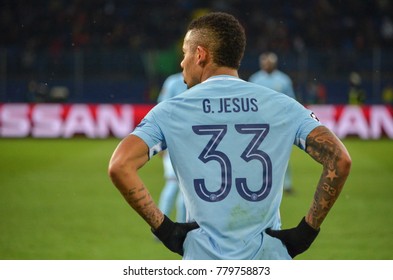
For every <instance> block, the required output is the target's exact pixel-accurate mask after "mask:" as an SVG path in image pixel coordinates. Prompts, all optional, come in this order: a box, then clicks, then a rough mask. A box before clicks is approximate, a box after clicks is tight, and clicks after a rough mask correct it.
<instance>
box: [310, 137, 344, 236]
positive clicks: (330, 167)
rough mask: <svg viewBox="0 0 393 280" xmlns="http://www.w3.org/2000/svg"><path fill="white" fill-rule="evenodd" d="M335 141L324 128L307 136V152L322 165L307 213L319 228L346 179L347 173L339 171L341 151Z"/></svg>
mask: <svg viewBox="0 0 393 280" xmlns="http://www.w3.org/2000/svg"><path fill="white" fill-rule="evenodd" d="M337 141H338V140H337V138H336V137H335V136H334V135H333V134H332V133H331V132H330V131H328V130H326V129H321V130H317V131H316V132H315V133H312V135H309V137H308V138H307V153H308V154H309V155H310V156H311V157H312V158H314V159H315V160H316V161H317V162H319V163H321V164H322V166H323V172H322V175H321V177H320V179H319V182H318V186H317V189H316V192H315V194H314V200H313V203H312V206H311V208H310V211H309V212H308V215H307V217H308V221H309V222H310V223H311V225H312V226H313V227H315V228H319V226H320V225H321V223H322V222H323V220H324V219H325V217H326V215H327V214H328V212H329V211H330V209H331V207H332V206H333V204H334V202H335V201H336V199H337V197H338V195H339V194H340V191H341V189H342V187H343V185H344V182H345V180H346V176H347V174H346V173H345V172H341V170H340V166H339V161H340V158H341V156H342V152H343V151H342V149H341V145H338V142H337ZM342 173H345V174H342Z"/></svg>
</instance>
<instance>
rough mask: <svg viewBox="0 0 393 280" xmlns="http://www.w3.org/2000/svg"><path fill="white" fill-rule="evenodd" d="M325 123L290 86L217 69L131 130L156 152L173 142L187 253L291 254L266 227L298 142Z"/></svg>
mask: <svg viewBox="0 0 393 280" xmlns="http://www.w3.org/2000/svg"><path fill="white" fill-rule="evenodd" d="M319 125H321V124H320V123H319V122H318V121H317V120H316V119H315V118H313V114H312V112H311V111H309V110H307V109H305V108H304V107H303V106H302V105H301V104H299V103H298V102H297V101H295V100H294V99H292V98H289V97H288V96H286V95H284V94H277V92H275V91H273V90H271V89H268V88H265V87H261V86H259V85H256V84H254V83H249V82H246V81H243V80H241V79H239V78H235V77H232V76H224V75H223V76H215V77H211V78H209V79H208V80H206V81H204V82H203V83H201V84H198V85H196V86H194V87H192V88H191V89H189V90H187V91H185V92H184V93H182V94H180V95H178V96H176V97H174V98H172V99H170V100H167V101H165V102H162V103H160V104H158V105H157V106H155V107H154V108H153V109H152V110H151V111H150V112H149V113H148V115H147V116H146V117H145V118H144V120H143V121H142V122H141V123H140V124H139V125H138V127H137V128H136V129H135V130H134V131H133V132H132V134H134V135H137V136H138V137H140V138H141V139H143V140H144V141H145V143H146V144H147V145H148V146H149V148H150V156H152V155H154V154H156V153H157V152H159V151H160V150H162V149H165V148H166V147H168V148H169V149H170V151H171V159H172V163H173V166H174V169H175V172H176V176H177V178H178V181H179V183H180V188H181V189H182V191H183V194H184V196H185V201H186V205H187V210H188V211H189V212H190V215H191V217H192V218H193V219H194V220H195V221H196V222H197V223H198V224H199V225H200V228H199V229H197V230H193V231H191V232H189V233H188V235H187V238H186V241H185V243H184V250H185V252H184V256H183V258H184V259H289V258H290V256H289V255H288V253H287V251H286V248H285V247H284V245H283V244H282V243H281V241H279V240H278V239H276V238H272V237H270V236H269V235H267V234H265V233H264V231H265V230H266V229H267V228H273V229H279V228H280V227H281V221H280V214H279V207H280V203H281V198H282V186H283V180H284V173H285V170H286V168H287V164H288V160H289V157H290V154H291V150H292V145H293V144H295V145H297V146H298V147H300V148H301V149H305V140H306V137H307V135H308V134H309V133H310V131H311V130H313V129H314V128H315V127H317V126H319Z"/></svg>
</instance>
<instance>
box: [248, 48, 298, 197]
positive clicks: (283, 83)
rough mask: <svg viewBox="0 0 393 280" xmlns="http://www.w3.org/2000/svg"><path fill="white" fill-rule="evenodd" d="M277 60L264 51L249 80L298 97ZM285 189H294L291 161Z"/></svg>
mask: <svg viewBox="0 0 393 280" xmlns="http://www.w3.org/2000/svg"><path fill="white" fill-rule="evenodd" d="M277 61H278V58H277V55H276V54H275V53H272V52H265V53H262V54H261V55H260V56H259V66H260V68H261V69H260V70H259V71H258V72H256V73H254V74H252V75H251V76H250V78H249V81H250V82H252V83H256V84H259V85H261V86H265V87H268V88H271V89H273V90H275V91H277V92H280V93H284V94H286V95H288V96H289V97H292V98H293V99H296V96H295V93H294V91H293V85H292V80H291V78H290V77H289V76H288V75H287V74H285V73H284V72H282V71H280V70H278V69H277ZM284 191H285V192H286V193H291V192H292V191H293V183H292V172H291V168H290V165H289V163H288V167H287V171H286V172H285V179H284Z"/></svg>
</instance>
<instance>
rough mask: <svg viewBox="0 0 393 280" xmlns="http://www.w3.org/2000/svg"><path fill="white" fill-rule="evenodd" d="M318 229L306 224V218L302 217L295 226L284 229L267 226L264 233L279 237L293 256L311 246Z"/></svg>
mask: <svg viewBox="0 0 393 280" xmlns="http://www.w3.org/2000/svg"><path fill="white" fill-rule="evenodd" d="M319 230H320V229H314V228H312V227H311V226H310V225H309V224H307V222H306V219H305V218H304V217H303V219H302V220H301V221H300V223H299V225H298V226H297V227H294V228H291V229H284V230H272V229H270V228H269V229H267V230H266V233H267V234H269V235H270V236H273V237H275V238H278V239H280V240H281V241H282V243H284V245H285V246H286V247H287V250H288V253H289V255H290V256H291V257H292V258H294V257H296V256H297V255H299V254H301V253H303V252H304V251H306V250H307V249H308V248H309V247H310V246H311V244H312V243H313V242H314V240H315V238H316V237H317V236H318V233H319Z"/></svg>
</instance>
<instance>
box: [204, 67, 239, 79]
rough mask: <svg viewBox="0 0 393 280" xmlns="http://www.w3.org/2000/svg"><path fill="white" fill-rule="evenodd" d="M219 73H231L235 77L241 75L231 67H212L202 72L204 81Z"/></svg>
mask: <svg viewBox="0 0 393 280" xmlns="http://www.w3.org/2000/svg"><path fill="white" fill-rule="evenodd" d="M219 75H229V76H234V77H237V78H238V77H239V74H238V71H237V70H236V69H233V68H229V67H210V68H206V69H205V71H204V72H203V73H202V82H203V81H205V80H207V79H209V78H210V77H213V76H219Z"/></svg>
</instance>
